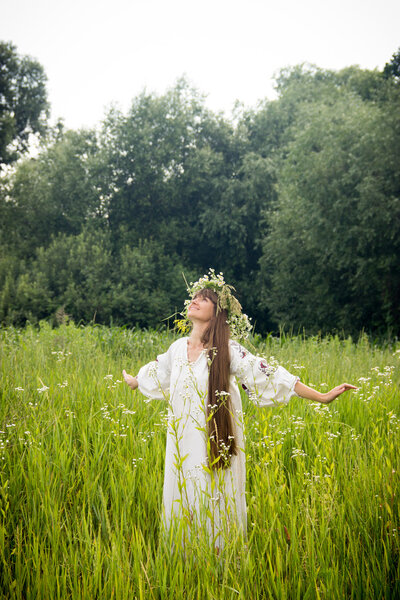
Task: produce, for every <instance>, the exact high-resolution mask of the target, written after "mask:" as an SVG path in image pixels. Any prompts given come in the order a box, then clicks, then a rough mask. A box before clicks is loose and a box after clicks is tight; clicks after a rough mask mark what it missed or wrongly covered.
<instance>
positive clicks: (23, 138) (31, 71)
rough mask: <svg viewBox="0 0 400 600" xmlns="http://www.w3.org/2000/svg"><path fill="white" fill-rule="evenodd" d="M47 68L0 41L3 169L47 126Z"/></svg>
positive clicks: (0, 120)
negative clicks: (31, 137)
mask: <svg viewBox="0 0 400 600" xmlns="http://www.w3.org/2000/svg"><path fill="white" fill-rule="evenodd" d="M46 79H47V78H46V75H45V73H44V70H43V67H42V66H41V65H40V64H39V63H38V62H37V61H35V60H33V59H32V58H30V57H29V56H19V55H18V54H17V50H16V47H15V46H14V45H13V44H11V43H6V42H0V168H1V166H2V165H9V164H11V163H13V162H15V161H16V160H17V158H18V156H19V155H20V154H21V153H22V152H24V151H25V150H26V149H27V147H28V143H29V136H30V135H32V134H39V135H41V134H43V133H45V131H46V129H47V118H48V112H49V106H48V102H47V92H46Z"/></svg>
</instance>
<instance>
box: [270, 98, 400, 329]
mask: <svg viewBox="0 0 400 600" xmlns="http://www.w3.org/2000/svg"><path fill="white" fill-rule="evenodd" d="M389 114H390V115H391V116H390V117H389ZM397 114H398V111H397ZM397 114H396V115H394V114H393V105H391V110H389V109H388V108H386V109H385V110H383V109H382V108H381V107H379V106H378V105H376V104H373V103H365V102H363V101H362V100H361V99H360V98H359V97H357V96H354V95H353V94H352V93H350V92H347V93H346V94H343V95H342V98H341V99H338V100H336V101H335V103H334V105H330V104H325V103H321V102H317V103H315V104H314V105H312V104H308V105H303V106H300V107H299V115H298V118H297V123H296V128H295V129H294V130H293V140H292V142H291V143H290V144H289V145H288V148H287V156H286V158H285V160H284V162H283V166H282V169H281V172H280V176H279V184H278V190H279V198H278V201H277V203H276V205H275V209H274V211H273V212H270V213H269V214H268V215H267V219H268V223H269V227H270V229H269V231H268V234H267V235H266V236H265V238H264V244H263V258H262V261H261V264H262V271H263V273H264V274H265V277H264V281H263V285H264V293H263V294H262V298H263V300H262V303H263V305H264V306H265V307H266V308H269V309H270V310H271V312H272V314H273V316H274V317H275V319H276V321H280V322H284V323H285V324H286V325H288V326H294V327H296V328H297V327H299V326H305V327H307V328H308V329H309V330H314V331H315V330H318V329H319V330H324V331H332V330H334V329H339V330H340V329H344V330H345V331H352V332H356V331H357V330H360V329H361V328H366V329H368V330H377V329H381V330H384V329H386V328H387V327H392V329H394V330H396V332H397V333H398V331H397V328H398V323H399V310H398V306H399V302H398V301H399V289H400V280H399V275H398V274H396V271H397V273H398V269H397V267H396V264H397V265H398V263H399V257H400V254H399V251H400V246H399V242H398V240H399V238H400V197H399V175H400V172H399V167H398V164H397V163H398V161H396V158H395V157H396V156H398V155H397V154H396V152H398V144H399V139H400V136H399V133H400V121H399V118H398V117H397Z"/></svg>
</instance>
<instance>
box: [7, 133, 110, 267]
mask: <svg viewBox="0 0 400 600" xmlns="http://www.w3.org/2000/svg"><path fill="white" fill-rule="evenodd" d="M97 152H98V147H97V140H96V135H95V134H94V133H93V132H91V131H79V132H74V131H67V132H66V133H65V134H62V135H60V136H59V137H58V139H57V140H56V141H55V142H53V143H52V144H50V145H49V146H48V147H47V148H46V149H45V150H43V151H42V152H41V154H40V155H39V157H38V158H36V159H26V160H24V161H22V162H21V163H20V164H19V165H18V167H17V168H16V170H15V173H14V174H13V175H12V176H11V178H10V181H9V184H8V188H7V193H4V192H3V195H2V197H0V211H1V214H2V216H3V227H2V231H1V235H2V243H3V244H7V245H8V247H9V249H10V250H11V251H12V252H13V253H15V254H16V255H18V256H21V257H25V258H32V257H33V256H34V255H35V251H36V248H38V247H47V246H48V245H49V244H50V242H51V239H52V236H56V235H58V234H59V233H64V234H66V235H77V234H79V233H80V232H81V231H82V229H83V228H84V227H85V226H86V225H88V224H89V223H90V224H91V225H93V226H99V227H101V226H103V225H104V218H103V213H102V199H101V195H100V193H99V191H98V188H97V185H96V181H97V177H98V174H97V172H98V169H97Z"/></svg>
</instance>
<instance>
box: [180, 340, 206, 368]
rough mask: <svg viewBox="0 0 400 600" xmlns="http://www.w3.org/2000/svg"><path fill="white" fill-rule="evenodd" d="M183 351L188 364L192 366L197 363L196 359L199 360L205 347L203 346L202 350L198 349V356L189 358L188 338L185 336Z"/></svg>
mask: <svg viewBox="0 0 400 600" xmlns="http://www.w3.org/2000/svg"><path fill="white" fill-rule="evenodd" d="M185 352H186V360H187V361H188V363H189V365H191V366H193V365H195V364H197V363H198V361H199V360H200V358H201V357H202V356H204V354H205V352H206V348H203V350H200V353H199V355H198V357H197V358H196V360H189V338H186V344H185Z"/></svg>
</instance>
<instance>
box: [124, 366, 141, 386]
mask: <svg viewBox="0 0 400 600" xmlns="http://www.w3.org/2000/svg"><path fill="white" fill-rule="evenodd" d="M122 375H123V376H124V379H125V382H126V383H127V384H128V385H129V387H130V388H131V389H132V390H136V388H137V387H138V380H137V377H133V376H132V375H128V373H127V372H126V371H125V369H124V370H123V371H122Z"/></svg>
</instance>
